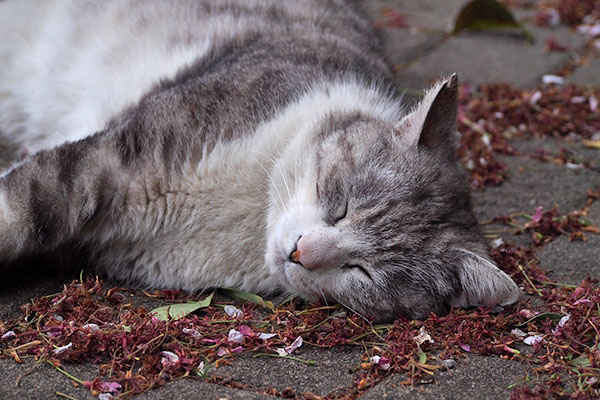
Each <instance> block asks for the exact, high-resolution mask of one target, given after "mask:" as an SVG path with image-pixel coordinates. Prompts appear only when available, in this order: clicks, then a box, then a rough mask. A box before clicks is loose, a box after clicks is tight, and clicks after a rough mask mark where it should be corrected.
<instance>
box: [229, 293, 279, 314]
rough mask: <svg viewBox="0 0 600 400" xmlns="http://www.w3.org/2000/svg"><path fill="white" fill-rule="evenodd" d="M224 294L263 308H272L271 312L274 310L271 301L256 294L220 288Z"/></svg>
mask: <svg viewBox="0 0 600 400" xmlns="http://www.w3.org/2000/svg"><path fill="white" fill-rule="evenodd" d="M219 290H221V291H222V292H223V293H225V294H226V295H227V296H229V297H233V298H234V299H237V300H242V301H248V302H250V303H255V304H258V305H260V306H263V307H267V308H270V309H271V310H272V309H273V308H274V306H273V303H272V302H270V301H266V300H263V298H262V297H260V296H259V295H256V294H254V293H248V292H243V291H241V290H237V289H231V288H219Z"/></svg>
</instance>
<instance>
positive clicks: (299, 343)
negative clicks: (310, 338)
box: [285, 336, 302, 354]
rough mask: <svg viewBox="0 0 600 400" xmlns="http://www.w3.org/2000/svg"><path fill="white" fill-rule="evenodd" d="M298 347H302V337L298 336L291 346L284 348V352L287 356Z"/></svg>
mask: <svg viewBox="0 0 600 400" xmlns="http://www.w3.org/2000/svg"><path fill="white" fill-rule="evenodd" d="M300 346H302V336H298V337H297V338H296V340H294V342H293V343H292V344H290V345H289V346H287V347H286V348H285V351H286V353H288V354H292V353H293V352H294V351H295V350H296V349H297V348H298V347H300Z"/></svg>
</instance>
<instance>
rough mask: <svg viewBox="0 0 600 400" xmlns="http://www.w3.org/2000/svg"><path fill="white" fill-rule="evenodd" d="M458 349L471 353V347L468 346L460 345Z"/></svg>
mask: <svg viewBox="0 0 600 400" xmlns="http://www.w3.org/2000/svg"><path fill="white" fill-rule="evenodd" d="M459 347H460V348H461V349H463V350H464V351H466V352H467V353H470V352H471V346H469V345H468V344H461V345H460V346H459Z"/></svg>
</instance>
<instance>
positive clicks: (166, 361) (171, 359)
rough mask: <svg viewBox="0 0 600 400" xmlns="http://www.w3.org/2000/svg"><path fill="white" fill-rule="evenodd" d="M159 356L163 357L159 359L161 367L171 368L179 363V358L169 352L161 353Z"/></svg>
mask: <svg viewBox="0 0 600 400" xmlns="http://www.w3.org/2000/svg"><path fill="white" fill-rule="evenodd" d="M160 355H161V356H163V358H161V359H160V363H161V364H162V366H163V367H173V366H175V365H177V364H178V363H179V356H178V355H177V354H175V353H173V352H171V351H161V353H160Z"/></svg>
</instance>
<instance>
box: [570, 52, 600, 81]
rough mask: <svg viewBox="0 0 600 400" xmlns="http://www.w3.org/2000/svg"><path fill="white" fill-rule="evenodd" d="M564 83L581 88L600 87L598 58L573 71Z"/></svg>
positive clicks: (599, 63) (599, 59) (599, 62)
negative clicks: (580, 86)
mask: <svg viewBox="0 0 600 400" xmlns="http://www.w3.org/2000/svg"><path fill="white" fill-rule="evenodd" d="M566 81H567V82H568V83H574V84H577V85H582V86H592V87H600V58H594V59H592V60H590V62H589V63H587V64H584V65H582V66H580V67H579V68H577V69H575V71H573V73H572V74H571V75H569V76H568V77H567V79H566Z"/></svg>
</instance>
